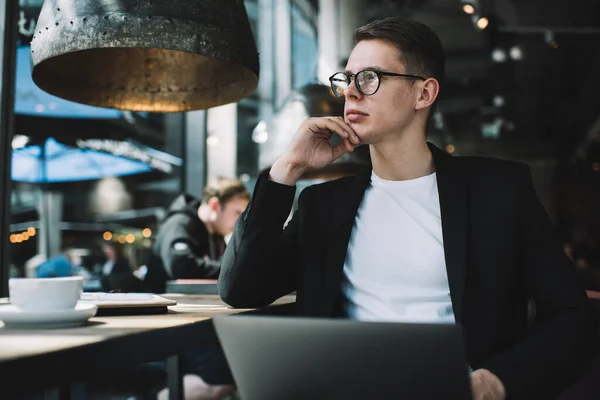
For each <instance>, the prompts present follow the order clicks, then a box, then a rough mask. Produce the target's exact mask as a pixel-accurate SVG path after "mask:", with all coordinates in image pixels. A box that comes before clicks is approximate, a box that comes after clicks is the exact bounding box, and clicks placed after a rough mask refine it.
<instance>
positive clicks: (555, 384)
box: [479, 165, 594, 399]
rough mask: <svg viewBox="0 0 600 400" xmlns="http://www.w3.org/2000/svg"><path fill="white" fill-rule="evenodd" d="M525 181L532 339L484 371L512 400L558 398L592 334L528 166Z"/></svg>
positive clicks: (522, 243) (523, 248) (522, 242)
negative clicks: (533, 311) (533, 312)
mask: <svg viewBox="0 0 600 400" xmlns="http://www.w3.org/2000/svg"><path fill="white" fill-rule="evenodd" d="M519 177H520V178H519V182H520V185H519V186H520V202H521V204H520V216H519V217H520V227H519V230H520V232H519V235H518V240H519V249H520V252H521V254H520V260H521V261H522V268H523V271H522V272H523V275H522V276H524V278H525V284H526V288H527V290H528V292H529V295H530V296H531V297H532V298H533V300H534V301H535V303H536V321H535V324H534V327H533V329H532V331H531V332H530V334H529V335H528V336H527V337H526V338H525V339H524V340H522V341H521V342H520V343H518V344H517V345H516V346H514V347H513V348H512V349H510V350H508V351H506V352H505V353H503V354H500V355H498V356H496V357H495V358H493V359H491V360H490V361H488V362H486V363H484V365H481V366H479V367H481V368H486V369H488V370H490V371H491V372H492V373H494V374H495V375H496V376H498V377H499V378H500V380H501V381H502V382H503V383H504V386H505V388H506V390H507V393H508V397H509V398H510V399H513V398H518V399H521V398H523V399H533V398H555V397H556V396H557V395H559V394H560V393H561V391H564V390H565V389H566V387H567V386H568V385H569V384H570V383H572V382H573V381H574V380H575V379H576V378H577V377H578V376H579V374H581V372H582V370H583V368H584V367H585V365H586V362H585V357H584V354H585V353H586V352H587V351H589V348H588V347H587V346H588V345H589V344H590V341H589V339H590V338H591V335H592V332H593V326H594V324H593V323H592V320H591V318H590V313H589V309H588V301H587V297H586V295H585V291H584V290H583V288H582V287H580V285H579V282H578V278H577V274H576V271H575V267H574V266H573V265H572V264H571V262H570V260H569V259H568V258H567V257H566V256H565V254H564V252H563V246H562V243H561V240H560V238H559V236H558V234H557V232H556V230H555V228H554V227H553V225H552V222H551V221H550V218H549V217H548V215H547V214H546V212H545V210H544V208H543V206H542V205H541V203H540V202H539V200H538V197H537V195H536V192H535V189H534V186H533V181H532V178H531V172H530V170H529V167H527V166H525V165H523V170H522V171H521V173H520V174H519Z"/></svg>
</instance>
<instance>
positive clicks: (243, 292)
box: [218, 175, 303, 308]
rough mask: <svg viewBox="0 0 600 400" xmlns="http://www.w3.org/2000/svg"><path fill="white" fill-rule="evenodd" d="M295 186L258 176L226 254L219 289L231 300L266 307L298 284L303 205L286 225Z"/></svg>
mask: <svg viewBox="0 0 600 400" xmlns="http://www.w3.org/2000/svg"><path fill="white" fill-rule="evenodd" d="M295 191H296V189H295V187H292V186H287V185H281V184H278V183H275V182H272V181H270V180H269V179H268V177H267V176H266V175H261V176H260V177H259V179H258V181H257V183H256V186H255V188H254V193H253V196H252V200H251V202H250V204H249V205H248V207H247V208H246V210H245V211H244V213H243V214H242V215H241V216H240V218H238V221H237V223H236V227H235V229H234V232H233V235H232V237H231V239H230V241H229V244H228V245H227V249H226V250H225V254H224V255H223V260H222V264H221V275H220V277H219V282H218V290H219V294H220V296H221V298H222V299H223V301H224V302H226V303H227V304H229V305H230V306H232V307H237V308H258V307H263V306H266V305H269V304H271V303H272V302H273V301H275V300H277V299H278V298H280V297H282V296H285V295H286V294H289V293H291V292H293V291H294V290H296V271H297V268H298V265H299V263H298V245H297V236H298V225H299V222H298V221H299V219H300V217H299V212H300V211H298V212H296V213H295V214H294V216H293V218H292V219H291V221H290V222H289V223H288V224H287V226H286V227H285V229H284V224H285V222H286V220H287V219H288V217H289V214H290V210H291V208H292V205H293V201H294V195H295ZM302 197H303V196H300V200H299V207H301V204H302Z"/></svg>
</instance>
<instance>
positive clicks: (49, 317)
mask: <svg viewBox="0 0 600 400" xmlns="http://www.w3.org/2000/svg"><path fill="white" fill-rule="evenodd" d="M97 311H98V306H96V305H95V304H89V303H85V302H78V303H77V305H76V306H75V308H74V309H72V310H56V311H23V310H20V309H18V308H17V307H15V306H13V305H12V304H6V305H0V320H2V322H4V326H5V327H6V328H13V329H14V328H20V329H48V328H69V327H73V326H80V325H83V324H85V323H86V321H87V320H88V319H90V318H92V317H93V316H94V315H96V312H97Z"/></svg>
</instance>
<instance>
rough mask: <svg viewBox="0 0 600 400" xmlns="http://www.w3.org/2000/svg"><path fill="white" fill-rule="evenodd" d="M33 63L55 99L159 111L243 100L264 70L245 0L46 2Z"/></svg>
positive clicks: (37, 77) (33, 47)
mask: <svg viewBox="0 0 600 400" xmlns="http://www.w3.org/2000/svg"><path fill="white" fill-rule="evenodd" d="M31 62H32V78H33V80H34V82H35V83H36V84H37V85H38V86H39V87H40V88H41V89H43V90H45V91H46V92H48V93H50V94H53V95H55V96H58V97H62V98H64V99H67V100H71V101H75V102H78V103H84V104H89V105H93V106H100V107H110V108H118V109H123V110H131V111H153V112H180V111H190V110H198V109H206V108H209V107H215V106H219V105H222V104H227V103H231V102H235V101H237V100H240V99H242V98H244V97H247V96H249V95H250V94H252V92H253V91H254V89H255V88H256V86H257V84H258V72H259V64H258V53H257V50H256V43H255V41H254V37H253V35H252V31H251V29H250V23H249V21H248V15H247V14H246V9H245V7H244V2H243V0H93V1H81V0H45V2H44V5H43V7H42V10H41V12H40V16H39V19H38V22H37V27H36V31H35V34H34V36H33V40H32V42H31Z"/></svg>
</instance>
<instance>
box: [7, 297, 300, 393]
mask: <svg viewBox="0 0 600 400" xmlns="http://www.w3.org/2000/svg"><path fill="white" fill-rule="evenodd" d="M164 297H166V298H169V299H173V300H175V301H177V302H178V304H177V305H176V306H172V307H169V313H168V314H158V315H134V316H114V317H97V318H92V319H90V321H89V323H88V324H87V325H85V326H81V327H77V328H66V329H43V330H42V329H18V330H17V329H5V328H1V329H0V376H1V377H2V387H0V394H1V396H2V398H11V394H12V395H14V394H19V395H21V394H26V393H24V392H23V388H24V387H25V388H26V389H27V390H28V391H29V392H35V391H43V390H47V389H52V390H51V391H50V392H48V393H49V396H50V398H52V397H51V396H55V398H57V399H58V398H60V399H65V398H68V397H69V393H65V391H64V390H63V391H62V392H61V391H60V390H58V389H55V388H68V390H67V391H70V390H71V389H72V387H71V386H70V384H72V383H73V382H77V381H85V379H86V377H87V378H89V377H92V376H95V375H97V374H100V373H102V372H104V371H107V370H113V371H114V370H115V368H116V367H128V366H135V365H137V364H140V363H144V362H148V361H156V360H161V359H167V366H168V382H169V387H170V398H171V399H172V400H175V399H176V400H180V399H182V382H181V374H180V372H179V369H178V365H179V355H180V354H183V353H184V352H186V351H190V350H199V349H202V348H203V347H204V346H209V345H211V344H210V343H204V341H202V343H200V341H198V340H196V339H197V338H198V337H199V336H207V333H210V332H209V331H212V335H211V336H212V337H214V340H215V343H212V345H215V344H216V345H218V341H217V339H216V335H215V334H214V328H213V325H212V323H211V319H212V318H213V317H214V316H216V315H223V314H234V313H240V312H247V311H251V310H248V309H232V308H229V307H228V306H227V305H226V304H224V303H223V302H222V301H221V300H220V298H219V297H218V296H214V295H191V296H190V295H164ZM3 301H4V302H6V299H3ZM294 301H295V297H293V296H286V297H284V298H282V299H280V300H278V301H276V302H275V303H273V305H272V306H270V307H267V308H266V309H264V310H267V311H266V312H267V313H268V312H269V311H268V310H272V311H273V312H277V311H276V310H277V308H278V307H274V306H282V307H284V308H289V306H293V304H292V303H293V302H294ZM257 312H260V311H257ZM0 326H1V325H0ZM25 377H29V378H30V379H27V380H26V384H25V385H26V386H23V382H24V381H25ZM47 398H48V397H47ZM78 398H79V397H78Z"/></svg>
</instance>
